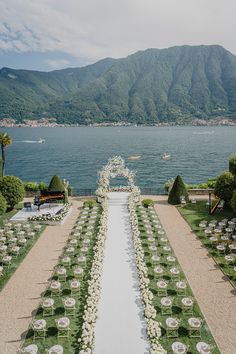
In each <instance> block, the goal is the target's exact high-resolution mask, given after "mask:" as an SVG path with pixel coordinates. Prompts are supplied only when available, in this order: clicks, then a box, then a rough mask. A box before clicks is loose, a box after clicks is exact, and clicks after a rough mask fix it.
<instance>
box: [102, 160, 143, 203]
mask: <svg viewBox="0 0 236 354" xmlns="http://www.w3.org/2000/svg"><path fill="white" fill-rule="evenodd" d="M118 176H119V177H120V176H121V177H125V178H127V181H128V190H129V191H131V192H132V193H133V195H134V196H136V198H139V196H140V190H139V188H138V187H137V186H135V185H134V177H135V173H134V172H133V171H130V170H129V169H128V167H126V166H125V162H124V160H123V159H122V158H121V157H120V156H114V157H112V158H110V159H109V160H108V163H107V165H106V166H104V167H103V168H102V169H101V171H100V172H99V181H98V188H97V190H96V196H97V197H98V198H99V199H100V198H102V199H106V197H107V193H108V192H109V187H110V179H111V178H115V177H118Z"/></svg>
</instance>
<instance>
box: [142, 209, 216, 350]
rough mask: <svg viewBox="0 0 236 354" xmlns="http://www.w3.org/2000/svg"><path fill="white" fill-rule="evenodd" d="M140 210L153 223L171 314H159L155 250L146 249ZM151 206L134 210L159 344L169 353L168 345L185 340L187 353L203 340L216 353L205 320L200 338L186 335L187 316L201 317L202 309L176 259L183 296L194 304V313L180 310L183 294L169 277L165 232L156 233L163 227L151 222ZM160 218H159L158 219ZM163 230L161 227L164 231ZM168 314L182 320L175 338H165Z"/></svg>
mask: <svg viewBox="0 0 236 354" xmlns="http://www.w3.org/2000/svg"><path fill="white" fill-rule="evenodd" d="M141 210H145V211H146V217H147V218H148V219H149V222H150V223H151V225H152V231H153V236H152V237H154V238H155V240H156V241H155V244H158V250H157V254H159V255H160V256H161V261H160V263H159V264H160V266H162V267H163V268H164V269H165V275H163V277H162V279H164V280H167V281H168V290H167V296H170V297H172V298H173V300H174V301H173V306H172V315H162V314H161V304H160V299H161V297H160V296H158V294H157V286H156V283H157V281H158V278H157V276H156V275H155V273H154V268H155V266H156V264H154V263H153V261H152V259H151V257H152V255H153V254H154V253H152V252H151V251H150V250H149V247H148V246H149V244H148V240H147V239H148V237H150V235H148V234H147V231H146V228H145V224H144V221H143V216H142V215H141ZM153 210H154V209H153V208H148V209H142V208H140V207H139V206H137V209H136V212H137V216H138V220H139V230H140V238H141V240H142V246H143V250H144V252H145V261H146V265H147V267H148V277H149V280H150V284H149V286H150V290H151V291H152V293H153V295H154V299H153V303H154V306H155V309H156V311H157V318H156V320H157V321H159V322H160V323H161V328H162V336H161V337H160V339H159V340H160V343H161V345H162V346H163V348H164V349H166V350H167V352H168V353H172V349H171V345H172V343H173V342H175V341H180V342H182V343H184V344H185V345H187V346H189V349H188V353H189V354H190V353H196V344H197V343H198V342H200V341H204V342H206V343H208V344H213V345H215V349H214V354H219V353H220V352H219V350H218V348H217V346H216V344H215V341H214V338H213V337H212V335H211V333H210V330H209V328H208V326H207V324H206V322H205V321H204V323H203V326H202V330H201V338H190V337H189V333H188V323H187V320H188V318H190V317H198V318H201V319H204V317H203V315H202V313H201V310H200V308H199V306H198V304H197V301H196V299H195V298H194V294H193V293H192V291H191V288H190V286H189V285H188V283H187V280H186V277H185V274H184V273H183V271H182V269H181V267H180V265H179V264H178V261H176V263H175V266H176V267H178V268H179V269H180V271H181V274H180V277H179V279H181V280H184V281H185V282H186V283H187V289H186V295H185V296H186V297H192V298H193V299H194V306H193V315H184V314H183V313H182V306H181V299H182V298H183V296H178V295H177V292H176V287H175V284H176V282H177V281H178V280H176V279H172V278H171V275H170V272H169V269H170V268H171V267H173V265H170V264H169V263H168V262H167V260H166V257H167V255H166V254H164V252H163V249H162V247H161V246H160V238H161V237H164V236H165V234H164V235H159V234H158V230H163V229H162V228H161V229H157V228H156V227H155V226H154V224H153V221H154V218H156V220H158V218H157V216H154V217H153V216H152V215H151V213H150V211H153ZM158 221H159V220H158ZM159 225H160V227H161V224H160V222H159ZM163 231H164V230H163ZM167 245H168V246H169V242H167ZM169 255H173V256H175V254H174V252H173V250H172V252H170V253H169ZM167 317H176V318H178V319H180V320H181V324H180V328H179V336H178V338H168V337H167V335H166V323H165V320H166V318H167Z"/></svg>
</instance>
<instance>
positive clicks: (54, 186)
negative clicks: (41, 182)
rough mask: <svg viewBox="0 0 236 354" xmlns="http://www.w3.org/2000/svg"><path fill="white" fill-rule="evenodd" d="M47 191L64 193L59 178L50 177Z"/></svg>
mask: <svg viewBox="0 0 236 354" xmlns="http://www.w3.org/2000/svg"><path fill="white" fill-rule="evenodd" d="M48 191H49V192H64V191H65V188H64V185H63V182H62V180H61V179H60V177H59V176H57V175H55V176H53V177H52V179H51V181H50V183H49V187H48Z"/></svg>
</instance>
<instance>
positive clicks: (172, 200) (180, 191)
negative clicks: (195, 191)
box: [168, 176, 189, 205]
mask: <svg viewBox="0 0 236 354" xmlns="http://www.w3.org/2000/svg"><path fill="white" fill-rule="evenodd" d="M182 196H183V197H185V200H186V201H189V198H188V191H187V188H186V186H185V184H184V181H183V180H182V178H181V177H180V176H177V177H176V179H175V181H174V183H173V186H172V188H171V190H170V192H169V196H168V203H169V204H174V205H175V204H180V203H181V200H180V197H182Z"/></svg>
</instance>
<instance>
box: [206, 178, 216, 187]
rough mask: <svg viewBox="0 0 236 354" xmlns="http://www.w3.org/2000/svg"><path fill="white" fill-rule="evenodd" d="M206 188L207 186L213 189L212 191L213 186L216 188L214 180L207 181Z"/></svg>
mask: <svg viewBox="0 0 236 354" xmlns="http://www.w3.org/2000/svg"><path fill="white" fill-rule="evenodd" d="M207 186H208V188H213V189H214V188H215V186H216V178H210V179H208V181H207Z"/></svg>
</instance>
